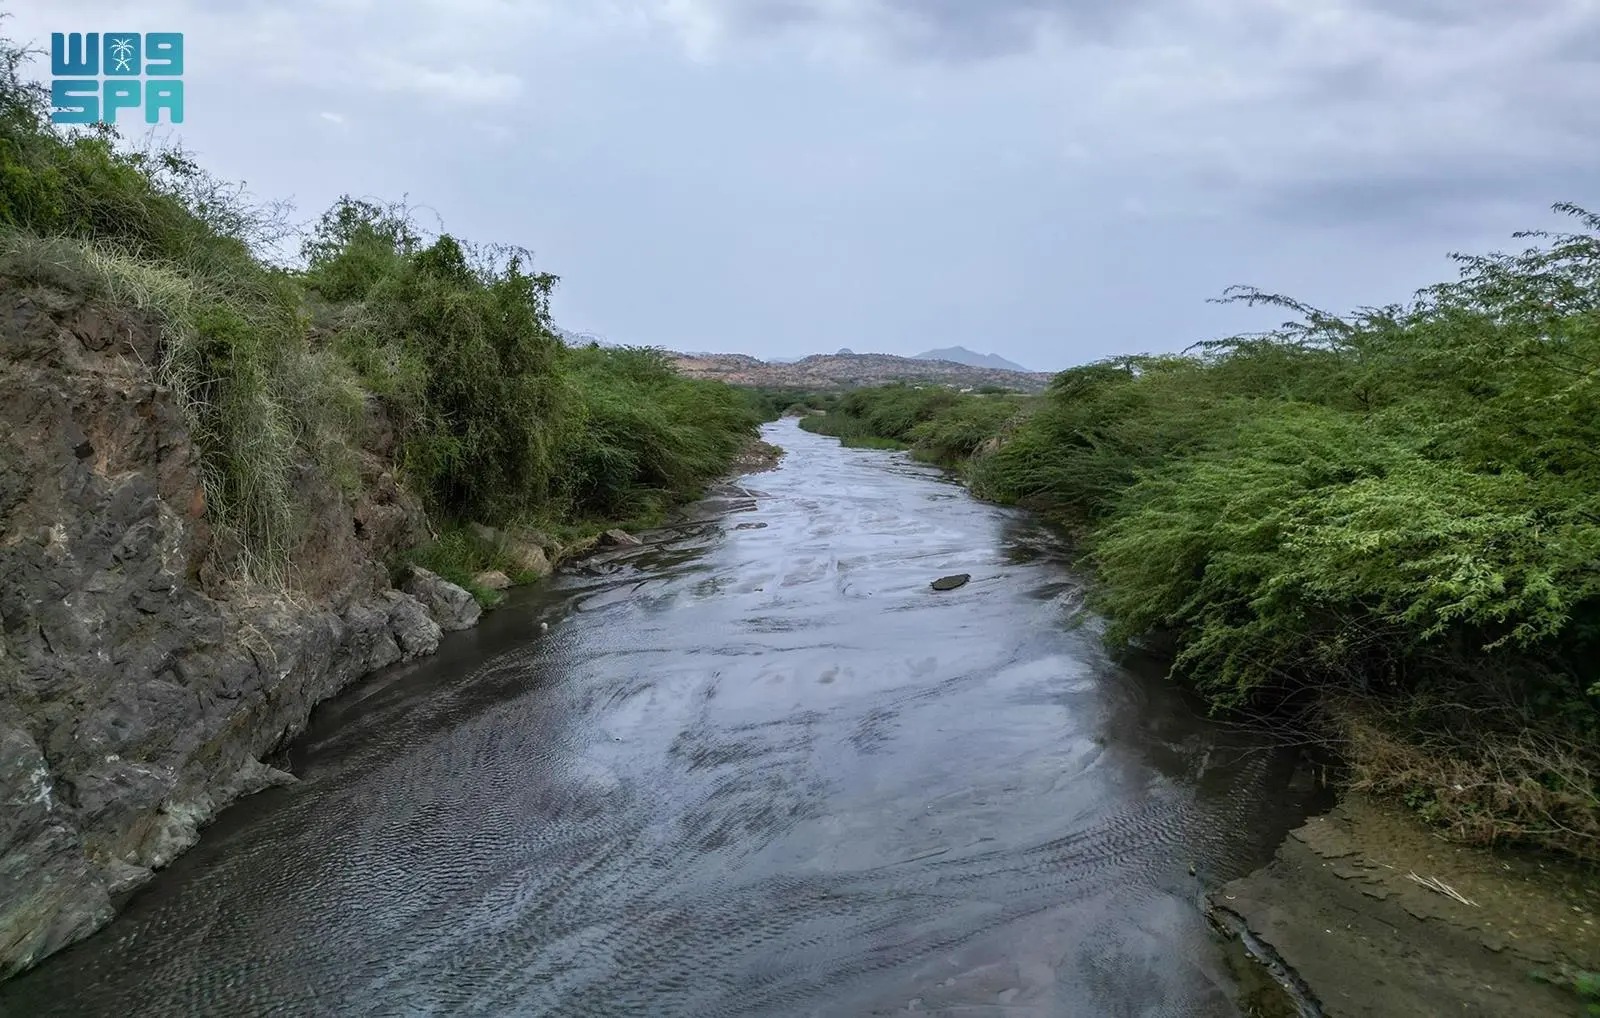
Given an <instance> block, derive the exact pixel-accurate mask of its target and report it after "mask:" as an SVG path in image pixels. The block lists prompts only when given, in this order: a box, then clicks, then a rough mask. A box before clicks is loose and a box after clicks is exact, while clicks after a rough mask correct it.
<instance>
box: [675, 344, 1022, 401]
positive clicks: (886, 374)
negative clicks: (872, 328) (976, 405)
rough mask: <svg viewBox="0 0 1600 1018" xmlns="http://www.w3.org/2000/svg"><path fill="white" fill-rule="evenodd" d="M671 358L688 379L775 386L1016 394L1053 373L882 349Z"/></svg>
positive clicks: (684, 355)
mask: <svg viewBox="0 0 1600 1018" xmlns="http://www.w3.org/2000/svg"><path fill="white" fill-rule="evenodd" d="M670 356H671V357H672V360H673V361H674V363H675V364H676V365H677V368H678V370H679V371H680V372H681V373H683V374H684V375H687V376H688V377H690V378H704V379H712V380H715V381H719V382H727V383H729V384H731V385H759V386H767V387H773V388H797V389H806V388H810V389H842V388H849V387H852V386H858V385H883V384H885V383H888V382H928V383H933V384H938V385H953V386H956V387H957V388H974V389H975V388H977V387H979V386H983V385H998V386H1004V387H1005V388H1008V389H1016V390H1018V391H1020V392H1040V391H1042V390H1043V389H1044V388H1045V386H1046V385H1048V384H1049V382H1050V378H1051V377H1052V376H1051V375H1049V374H1047V373H1044V372H1032V371H1016V370H1006V369H1001V368H993V367H984V366H974V365H971V364H962V363H959V362H957V361H947V360H931V359H927V358H916V357H896V356H894V355H893V354H885V353H836V354H813V355H812V356H810V357H803V358H801V359H800V360H798V361H795V362H793V363H788V364H784V363H776V362H770V361H763V360H759V359H757V358H755V357H751V356H749V355H747V354H683V353H678V354H672V355H670Z"/></svg>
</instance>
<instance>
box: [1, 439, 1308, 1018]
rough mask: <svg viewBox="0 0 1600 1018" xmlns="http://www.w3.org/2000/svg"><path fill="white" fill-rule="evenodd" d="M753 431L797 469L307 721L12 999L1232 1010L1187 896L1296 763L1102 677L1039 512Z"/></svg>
mask: <svg viewBox="0 0 1600 1018" xmlns="http://www.w3.org/2000/svg"><path fill="white" fill-rule="evenodd" d="M766 431H767V433H766V437H767V438H768V439H769V440H771V441H774V442H776V443H778V444H779V445H782V446H784V447H785V448H786V449H787V450H788V455H787V457H786V458H785V460H784V462H783V464H782V466H781V467H780V469H778V470H775V471H771V472H767V473H762V474H755V475H751V476H748V477H745V478H741V479H740V480H738V481H737V482H734V483H733V484H730V485H727V486H724V487H723V488H721V489H719V490H718V491H717V492H716V493H715V494H714V495H713V497H711V498H709V499H707V500H706V501H705V502H703V503H701V504H699V505H697V506H695V507H694V508H693V511H692V512H690V513H688V514H686V515H685V516H684V517H683V518H682V519H680V520H678V521H677V522H676V523H675V524H674V525H673V526H671V527H668V528H666V529H663V530H662V531H660V532H658V533H655V534H652V535H648V536H649V539H650V540H649V543H648V544H647V545H646V546H645V547H643V548H637V549H627V550H623V551H619V552H608V553H606V554H604V555H601V556H597V557H595V558H593V559H590V560H588V561H586V562H584V563H581V564H580V565H579V566H577V567H576V568H575V569H573V570H571V571H568V572H564V573H563V574H561V575H559V576H557V577H555V578H553V579H552V580H551V581H549V582H547V583H546V584H543V585H541V586H540V587H537V588H530V589H527V590H523V591H519V592H518V593H517V594H516V596H515V597H514V598H513V599H512V600H511V601H510V602H509V603H508V605H507V606H506V607H505V608H503V609H501V610H499V611H496V612H494V613H492V614H491V615H489V616H488V617H487V618H486V619H485V622H484V624H483V625H482V626H480V627H479V628H478V629H477V630H474V631H472V632H469V633H464V634H459V635H456V636H452V637H450V638H449V639H448V640H447V641H446V642H445V644H444V646H443V647H442V648H441V650H440V653H439V654H438V655H436V656H435V657H433V658H429V659H427V660H424V661H420V662H414V663H412V664H409V665H405V666H400V667H397V668H394V669H391V670H389V671H387V672H384V673H380V674H379V675H376V676H374V677H372V678H370V679H368V680H367V681H365V682H363V683H361V684H360V685H358V686H357V687H355V688H353V689H351V690H350V691H348V692H347V693H345V694H344V695H342V696H341V697H339V698H337V699H336V700H333V701H331V702H329V703H327V704H325V705H323V706H322V707H321V708H319V710H318V712H317V714H316V716H315V718H314V719H313V724H312V728H311V730H310V731H309V732H308V733H307V735H306V736H305V737H303V738H302V739H301V740H299V741H298V742H297V743H296V744H295V745H294V746H293V747H292V748H291V750H290V753H289V763H290V765H291V766H292V769H293V770H294V772H295V773H296V774H298V775H299V776H300V777H301V779H302V780H301V781H300V782H299V783H298V784H296V785H293V786H289V787H286V788H279V789H273V790H270V791H268V792H265V793H262V794H261V795H258V796H256V797H254V798H252V799H249V800H246V801H245V802H243V803H241V804H239V805H237V806H235V807H234V808H233V809H231V810H229V811H228V812H227V813H225V814H224V816H223V817H222V818H221V820H219V822H218V823H216V824H214V825H213V826H212V827H210V828H208V829H207V830H206V831H205V832H204V834H203V836H202V840H201V843H200V845H199V846H198V847H197V848H195V849H194V850H192V851H191V852H189V853H188V854H187V855H185V856H183V857H182V858H180V859H179V860H178V861H177V863H175V864H174V865H173V866H172V867H171V868H169V869H168V870H167V871H165V872H163V873H162V874H159V875H158V878H157V879H156V880H155V881H154V882H153V883H152V884H151V885H150V886H149V887H147V888H146V889H145V890H144V891H143V892H142V893H141V894H139V895H138V896H137V897H136V898H135V899H134V901H133V902H132V903H131V904H130V905H129V907H128V908H127V909H126V910H125V911H124V913H123V914H122V915H121V916H120V917H119V918H118V919H117V920H116V921H114V922H113V923H112V924H111V925H110V926H109V927H107V928H106V929H105V930H103V931H102V932H100V933H99V934H97V935H95V936H94V937H92V938H90V939H89V940H87V941H84V942H82V943H80V944H78V945H76V946H74V947H72V948H69V949H68V950H66V951H64V952H62V953H61V954H59V955H57V956H56V957H54V958H52V959H50V960H48V961H47V962H46V963H45V964H43V965H42V966H41V967H40V968H38V969H36V970H35V971H33V972H31V973H28V974H26V975H24V976H22V977H20V978H18V979H16V980H13V981H12V982H10V983H7V984H4V985H0V1011H3V1012H4V1013H7V1014H12V1013H14V1014H18V1015H53V1014H62V1015H67V1014H70V1015H104V1016H118V1018H122V1016H127V1015H160V1016H176V1015H202V1014H203V1015H229V1016H239V1015H268V1014H271V1015H430V1014H483V1015H546V1014H549V1015H622V1014H631V1015H685V1016H696V1018H701V1016H717V1015H880V1014H882V1015H887V1014H901V1013H911V1014H949V1015H956V1014H959V1015H963V1016H970V1015H1002V1014H1004V1015H1008V1016H1016V1015H1070V1016H1077V1015H1083V1016H1102V1015H1108V1016H1109V1015H1174V1016H1177V1015H1183V1016H1191V1015H1232V1014H1237V1013H1238V1005H1237V1004H1236V999H1235V998H1236V991H1235V989H1234V984H1233V981H1232V979H1231V977H1230V975H1229V970H1228V967H1227V964H1226V962H1225V958H1224V954H1223V951H1222V948H1221V947H1220V946H1219V945H1218V943H1217V942H1216V941H1215V939H1214V938H1213V937H1212V936H1211V934H1210V933H1209V932H1208V929H1207V927H1206V923H1205V920H1204V918H1203V917H1202V915H1201V912H1200V909H1199V904H1198V898H1199V894H1200V890H1201V886H1202V884H1205V885H1214V884H1217V883H1220V882H1221V881H1223V880H1226V879H1229V878H1231V877H1233V876H1237V875H1240V874H1242V873H1244V872H1246V871H1248V870H1250V869H1252V868H1254V867H1255V866H1257V865H1260V864H1261V863H1262V862H1264V861H1265V860H1266V859H1267V858H1268V857H1270V855H1271V852H1272V849H1273V847H1274V846H1275V845H1276V843H1277V842H1278V840H1279V839H1281V838H1282V837H1283V835H1284V833H1285V832H1286V831H1287V830H1288V829H1289V828H1291V827H1292V826H1294V825H1295V824H1297V823H1298V822H1299V821H1300V819H1301V818H1303V817H1304V816H1305V814H1306V813H1307V811H1308V810H1309V809H1310V808H1312V806H1313V801H1312V800H1313V799H1315V798H1316V797H1317V796H1316V794H1315V793H1314V792H1313V791H1312V790H1311V784H1312V783H1311V782H1310V780H1309V778H1308V776H1307V774H1306V773H1305V771H1304V769H1303V768H1301V767H1300V766H1299V765H1298V763H1297V758H1296V756H1295V754H1294V752H1293V751H1292V750H1289V749H1285V748H1281V747H1275V746H1273V745H1272V744H1270V742H1269V741H1267V740H1266V739H1265V738H1264V737H1262V736H1260V735H1257V734H1252V733H1251V732H1249V731H1246V730H1243V729H1240V728H1237V727H1225V726H1220V725H1216V724H1213V723H1210V722H1208V721H1206V720H1204V719H1203V718H1200V717H1198V716H1197V715H1196V713H1195V711H1194V708H1193V706H1192V705H1191V704H1189V703H1188V702H1187V701H1186V700H1185V699H1184V698H1183V697H1182V696H1180V695H1179V694H1178V693H1177V692H1176V691H1175V690H1174V689H1173V688H1172V687H1170V686H1169V685H1167V684H1165V683H1163V682H1162V681H1161V679H1160V677H1159V669H1150V668H1144V667H1129V666H1126V665H1123V664H1118V663H1115V662H1113V661H1112V660H1110V659H1109V658H1108V657H1107V655H1106V653H1105V651H1104V650H1103V648H1102V646H1101V642H1100V639H1099V635H1098V629H1097V625H1096V622H1095V620H1094V619H1093V618H1092V617H1088V616H1085V615H1084V614H1083V612H1082V607H1081V606H1082V585H1081V581H1080V579H1079V577H1078V576H1076V575H1075V574H1074V573H1073V571H1072V570H1071V568H1070V567H1069V565H1068V564H1067V555H1066V549H1065V547H1064V546H1063V545H1062V544H1061V542H1060V540H1059V538H1058V537H1056V536H1055V535H1054V534H1052V532H1051V531H1049V530H1048V529H1047V528H1045V527H1044V526H1043V525H1041V524H1040V523H1038V522H1037V521H1035V520H1033V519H1032V518H1030V517H1029V516H1028V515H1027V514H1025V513H1022V512H1019V511H1016V510H1011V509H1006V508H1001V507H997V506H992V505H988V504H985V503H982V502H979V501H976V500H975V499H973V498H971V497H970V496H969V495H968V494H967V493H966V492H965V491H964V490H963V489H962V488H961V487H960V486H958V485H957V484H954V483H952V482H951V481H949V480H948V479H946V478H945V477H943V476H942V475H941V474H940V472H939V471H937V470H934V469H932V468H929V467H925V466H922V465H919V464H915V463H913V462H911V461H910V460H909V459H908V458H906V457H905V456H904V455H903V454H890V453H883V452H876V451H869V450H852V449H845V448H842V447H840V446H839V445H838V444H836V443H835V442H834V441H833V440H831V439H824V438H820V437H817V436H813V435H810V434H807V433H805V432H802V431H800V430H799V429H798V428H797V427H796V426H795V424H794V422H793V421H783V422H779V423H777V424H773V425H769V426H768V427H767V429H766ZM953 572H966V573H971V574H972V581H971V582H970V583H969V584H968V585H967V586H965V587H962V588H960V589H958V590H954V591H949V592H943V593H940V592H935V591H933V590H931V589H930V587H929V582H930V581H931V580H933V579H935V578H936V577H938V576H940V575H943V574H946V573H953ZM541 623H548V624H549V628H548V630H544V629H542V628H541V625H540V624H541ZM1191 869H1192V870H1193V872H1192V873H1191Z"/></svg>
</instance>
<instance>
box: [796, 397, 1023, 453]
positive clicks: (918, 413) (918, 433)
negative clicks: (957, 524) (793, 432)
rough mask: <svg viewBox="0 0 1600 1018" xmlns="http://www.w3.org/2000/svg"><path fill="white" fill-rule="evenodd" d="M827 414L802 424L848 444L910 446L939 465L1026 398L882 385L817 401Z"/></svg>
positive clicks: (967, 448) (1001, 423)
mask: <svg viewBox="0 0 1600 1018" xmlns="http://www.w3.org/2000/svg"><path fill="white" fill-rule="evenodd" d="M818 402H820V403H822V404H823V407H822V408H823V409H826V410H827V411H828V412H827V413H826V414H823V415H820V416H815V417H807V418H804V419H802V420H801V422H800V427H802V428H803V429H805V430H807V431H811V432H815V433H816V434H819V435H831V436H833V437H834V438H837V439H839V440H840V441H841V442H843V443H844V444H845V445H847V446H855V447H860V448H885V449H906V448H909V449H911V451H912V452H913V454H914V455H916V456H918V457H919V458H921V459H926V460H929V461H931V462H935V463H942V464H945V465H947V466H957V465H959V464H960V463H962V462H963V461H964V460H966V459H967V457H969V456H971V455H972V454H973V453H974V452H975V451H976V450H977V449H978V447H979V446H980V445H982V444H983V443H984V442H985V441H987V440H989V439H990V438H992V437H993V436H994V435H995V434H996V433H997V432H998V431H999V430H1000V429H1002V428H1003V427H1005V425H1006V424H1007V423H1008V422H1009V421H1011V420H1012V418H1014V417H1016V415H1017V413H1018V412H1019V411H1020V410H1021V409H1022V407H1023V406H1024V405H1025V404H1024V398H1023V397H1020V396H1016V395H1012V394H1007V393H1004V391H1003V390H1002V391H1000V392H996V393H992V394H987V395H978V394H963V393H957V392H955V391H954V390H952V389H948V388H945V387H943V386H914V385H905V384H895V385H883V386H876V387H874V388H868V389H855V390H852V391H850V392H846V393H842V394H839V395H836V396H834V397H831V398H826V399H822V400H819V401H818Z"/></svg>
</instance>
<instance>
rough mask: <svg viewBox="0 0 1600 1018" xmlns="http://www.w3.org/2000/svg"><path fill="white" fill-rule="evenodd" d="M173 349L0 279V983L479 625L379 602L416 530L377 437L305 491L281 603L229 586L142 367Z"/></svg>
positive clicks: (455, 600) (164, 393)
mask: <svg viewBox="0 0 1600 1018" xmlns="http://www.w3.org/2000/svg"><path fill="white" fill-rule="evenodd" d="M160 342H161V340H160V332H159V330H158V329H157V328H156V327H155V326H154V324H153V323H151V322H148V321H142V320H139V319H138V318H136V317H130V316H127V315H123V314H120V313H117V312H113V311H110V310H107V309H105V308H103V307H100V306H97V305H95V304H93V303H90V302H86V301H84V300H82V299H77V298H72V297H67V296H63V295H60V294H56V293H54V292H43V291H27V292H21V291H19V290H18V289H17V288H16V287H7V286H6V284H5V281H4V280H0V391H3V392H5V393H6V398H5V399H4V400H3V401H0V434H4V435H5V436H6V440H5V442H4V448H3V449H0V801H3V804H4V805H3V808H0V977H3V976H5V975H8V974H11V973H14V972H16V971H19V970H21V969H23V968H26V967H28V966H29V965H31V964H33V963H35V962H37V961H38V960H39V959H41V958H43V957H44V956H45V955H47V954H49V953H50V952H52V951H55V950H57V949H58V948H60V947H62V946H63V945H65V944H67V943H70V942H72V941H73V940H76V939H78V938H80V937H83V936H85V935H87V934H88V933H90V932H92V931H93V930H95V929H97V928H98V927H100V926H101V925H103V924H104V923H105V922H107V921H108V920H109V919H110V918H111V916H112V914H113V913H114V910H115V908H116V907H117V905H118V903H119V902H120V901H121V900H122V899H123V898H124V897H125V896H126V895H127V894H128V893H129V892H130V891H132V890H133V889H135V888H137V887H138V886H139V885H140V884H141V883H143V882H144V881H145V880H147V879H149V877H150V875H151V873H152V871H153V870H155V869H157V868H159V867H161V866H164V865H166V864H167V863H168V862H170V861H171V860H172V859H173V858H174V857H175V856H176V855H177V854H178V853H180V852H182V851H183V850H184V849H186V848H187V847H189V846H190V845H191V844H193V843H194V841H195V840H196V837H197V833H196V832H197V831H198V829H199V828H200V827H201V825H203V824H205V823H206V822H207V821H208V820H209V819H211V817H213V816H214V815H215V814H216V813H217V812H218V811H219V810H221V809H222V808H223V807H224V806H226V805H227V804H228V803H230V802H231V801H233V800H234V799H236V798H238V797H239V796H241V795H245V794H248V793H250V792H253V791H256V790H258V789H260V788H263V787H266V786H268V785H270V784H273V783H276V782H282V781H287V780H292V778H290V777H289V776H288V775H286V774H283V773H282V772H279V771H276V770H274V769H273V768H271V767H269V766H266V765H265V764H263V763H262V762H261V761H262V758H263V756H265V755H267V754H269V753H270V752H271V751H272V750H273V749H274V748H275V747H277V746H279V745H280V744H282V743H283V742H284V741H285V740H287V739H289V738H292V737H293V736H294V735H296V734H297V733H299V732H300V731H301V730H302V729H303V728H304V726H305V724H306V721H307V719H308V717H309V715H310V713H311V710H312V708H313V707H314V706H315V705H316V704H317V703H318V702H319V701H321V700H323V699H326V698H327V697H329V696H331V695H333V694H334V693H336V692H338V691H339V690H340V689H341V688H343V687H344V686H346V685H347V684H349V683H350V682H352V681H353V680H355V679H357V678H359V677H360V676H362V675H365V674H367V673H368V672H371V671H373V670H374V669H377V668H381V667H383V666H385V665H388V664H392V663H394V662H398V661H403V660H406V659H409V658H414V657H417V656H419V655H423V654H429V653H431V652H433V650H434V649H435V647H437V645H438V643H439V640H440V635H441V631H442V629H441V627H446V628H458V627H459V626H461V625H464V624H469V623H467V622H466V621H465V614H469V611H468V609H466V608H465V606H464V605H463V604H462V602H461V600H460V598H461V597H462V596H465V594H464V592H462V591H460V590H459V588H453V590H454V592H453V593H452V591H451V590H448V589H446V588H447V587H449V586H450V585H448V584H444V581H438V580H437V578H436V577H435V578H434V579H435V580H436V581H437V582H436V583H428V584H421V583H420V582H419V585H418V586H414V587H412V588H411V590H410V591H409V592H408V591H402V590H395V589H392V588H391V586H390V583H389V576H388V572H387V569H386V568H385V567H384V565H383V563H384V562H385V561H387V560H389V559H390V558H391V557H392V556H393V555H394V553H395V552H397V551H398V550H399V549H402V548H405V547H408V546H410V545H413V544H415V543H417V542H419V541H420V540H423V539H425V538H426V537H427V530H426V521H425V519H424V516H423V514H422V512H421V510H420V508H419V507H418V506H417V505H416V504H415V503H414V502H413V501H412V500H411V499H410V498H409V497H408V496H407V495H406V494H405V492H404V491H403V489H402V488H401V487H400V486H399V485H398V484H396V483H395V480H394V478H393V477H392V476H391V475H390V474H389V473H388V471H387V469H386V466H387V463H388V453H389V452H390V451H392V450H389V449H386V448H385V447H384V442H385V439H384V437H383V434H384V432H383V429H382V428H381V427H379V428H376V429H374V445H373V446H372V447H371V448H369V449H366V450H364V451H363V452H362V453H361V464H360V469H361V473H362V478H361V480H362V483H361V485H360V486H359V487H360V490H361V492H362V493H361V494H360V495H358V496H349V495H346V494H344V493H342V492H341V491H340V490H339V489H338V488H337V487H335V486H334V485H333V484H331V483H329V482H328V481H327V480H326V479H324V478H321V477H319V476H317V474H316V473H315V472H314V471H313V470H311V469H310V468H307V469H306V470H304V471H302V473H301V474H300V476H298V477H297V478H296V479H295V483H296V486H297V489H298V491H297V494H298V496H299V497H300V498H301V500H302V503H303V504H306V505H310V506H311V507H312V518H311V519H310V520H309V521H307V526H306V527H305V528H304V534H305V537H304V538H302V540H301V542H300V544H299V545H298V546H297V547H296V548H294V549H293V551H292V555H291V561H293V562H294V563H295V571H294V575H293V577H292V583H290V584H289V587H291V588H292V592H286V591H285V590H283V589H281V587H269V586H266V585H263V584H255V583H249V582H243V581H240V580H237V579H230V578H229V577H228V576H227V575H224V572H225V571H223V570H220V569H218V568H217V567H216V566H215V565H214V563H215V562H216V561H217V560H218V556H217V555H216V554H215V552H216V551H217V548H218V545H219V543H221V538H220V537H218V535H215V534H213V533H212V532H211V530H210V527H209V525H208V518H207V513H206V497H205V489H204V486H203V485H202V483H201V481H202V478H201V473H200V463H199V459H198V456H197V453H196V450H195V448H194V445H193V443H192V442H191V440H190V437H189V434H188V431H187V429H186V427H185V423H184V420H183V417H182V414H181V413H180V411H179V408H178V406H177V405H176V402H175V400H174V399H173V397H172V394H171V392H170V391H168V390H166V389H164V388H163V387H162V386H160V385H159V384H158V383H157V382H156V381H155V380H154V378H153V376H152V372H151V371H150V370H149V368H148V367H147V366H148V365H152V364H157V363H159V360H160V356H161V349H160ZM441 584H443V586H441ZM418 593H421V594H423V595H424V596H423V597H420V598H419V597H418V596H415V595H416V594H418ZM467 600H468V601H470V600H471V598H470V597H467ZM476 607H477V606H476V605H475V604H474V605H472V612H475V609H476ZM473 617H474V619H475V614H474V616H473Z"/></svg>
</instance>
